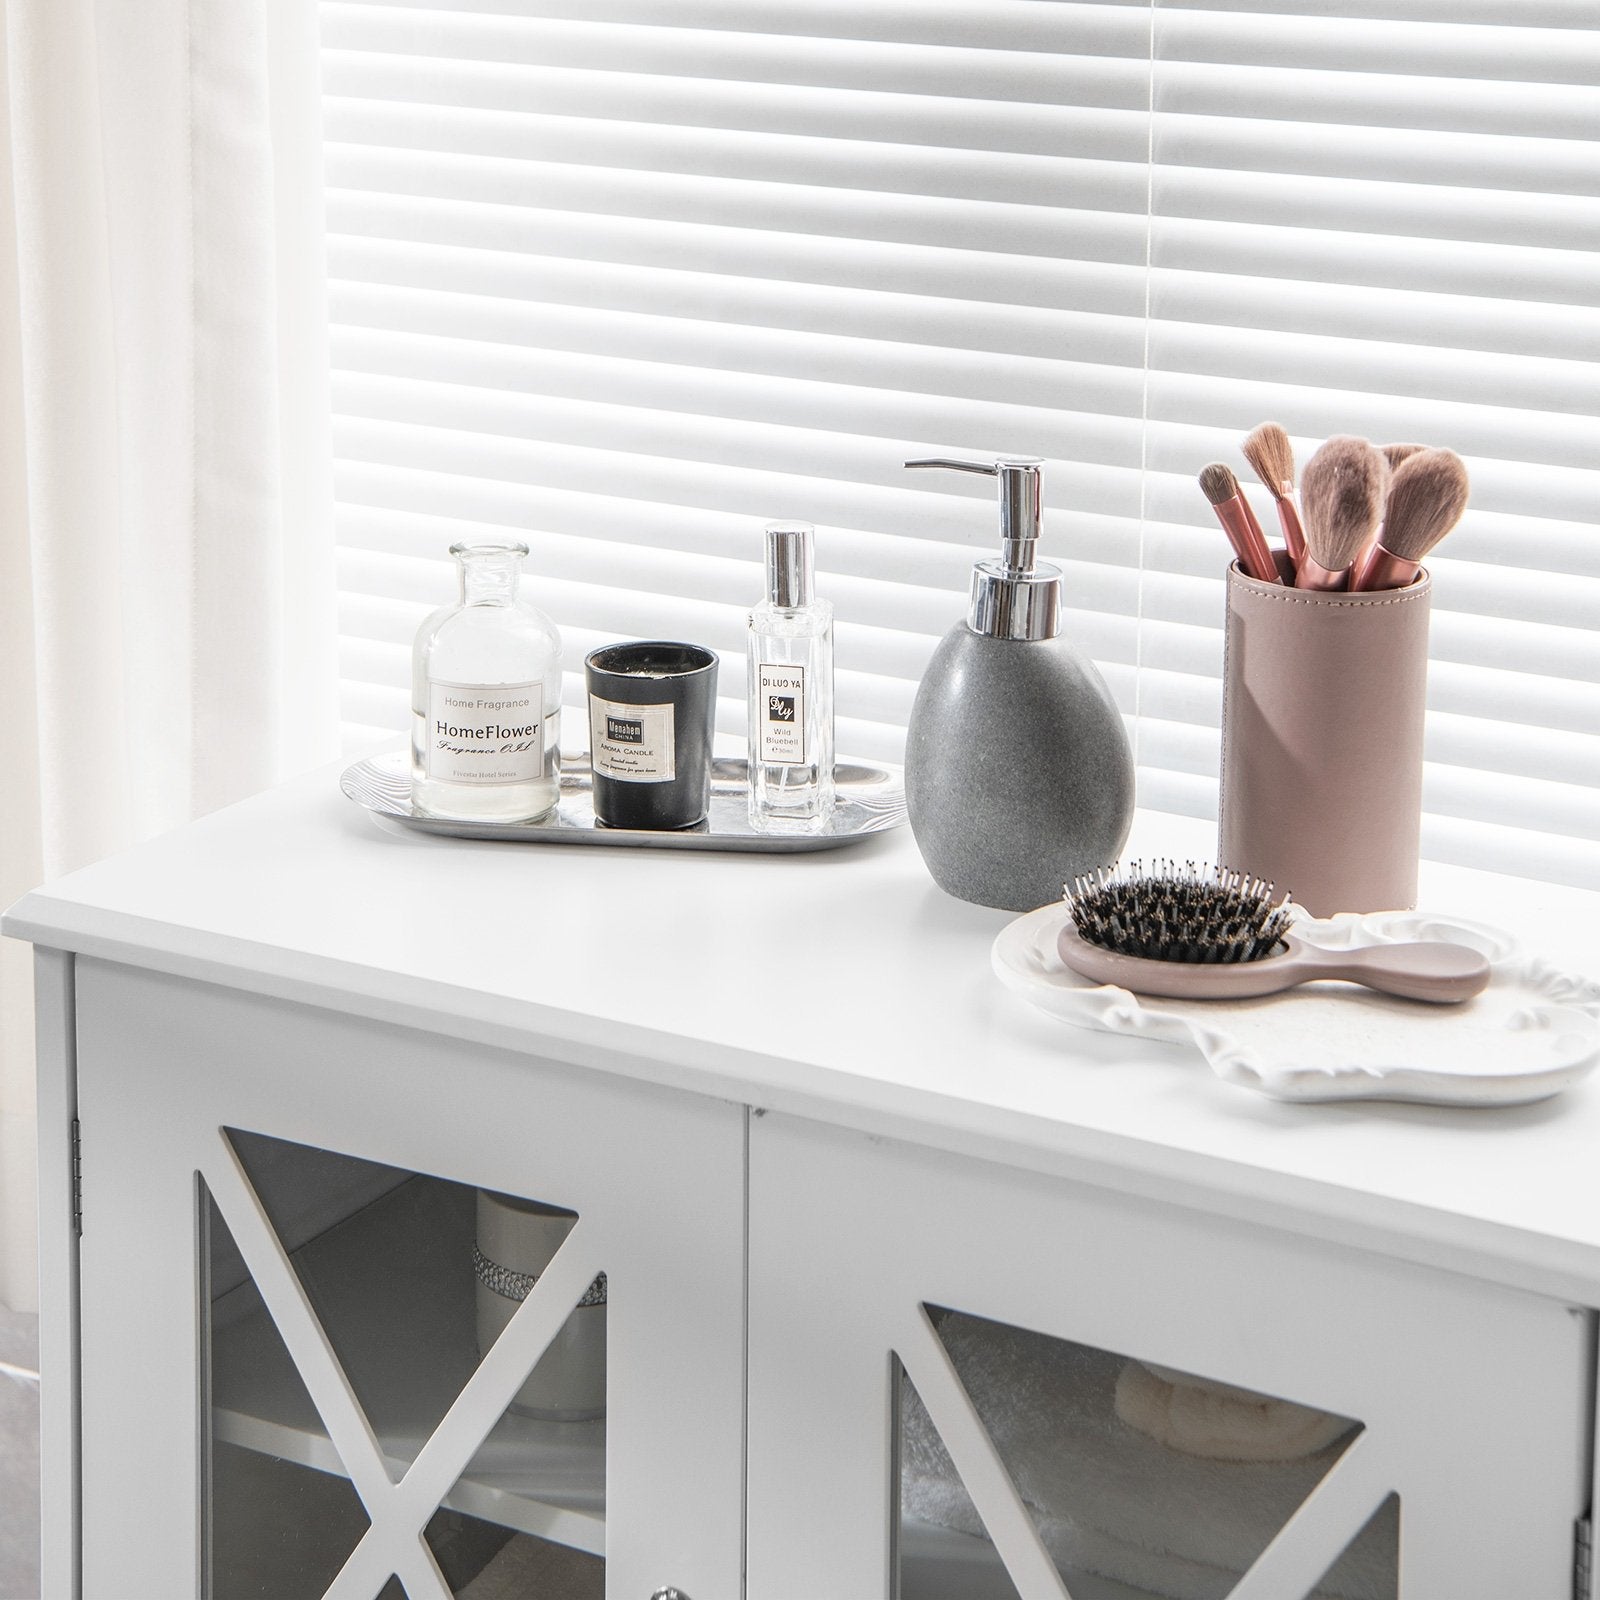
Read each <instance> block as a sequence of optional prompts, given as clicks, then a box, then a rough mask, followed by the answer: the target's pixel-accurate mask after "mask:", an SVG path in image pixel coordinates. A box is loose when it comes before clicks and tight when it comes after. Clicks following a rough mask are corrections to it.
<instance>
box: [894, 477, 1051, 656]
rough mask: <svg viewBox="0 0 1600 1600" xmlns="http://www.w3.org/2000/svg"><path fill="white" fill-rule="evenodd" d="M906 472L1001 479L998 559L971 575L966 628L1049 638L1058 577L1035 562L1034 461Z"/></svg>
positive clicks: (996, 635) (994, 634) (1036, 495)
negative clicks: (972, 474) (975, 474)
mask: <svg viewBox="0 0 1600 1600" xmlns="http://www.w3.org/2000/svg"><path fill="white" fill-rule="evenodd" d="M906 465H907V466H908V467H949V468H951V469H952V470H954V471H956V472H981V473H982V474H983V475H984V476H985V477H989V478H998V479H999V480H1000V541H1001V545H1000V560H999V561H980V562H979V563H978V565H977V567H976V568H975V569H974V571H973V575H972V608H971V611H970V613H969V615H968V620H967V626H968V627H969V628H971V629H972V631H973V632H974V633H982V634H988V635H990V636H991V637H994V638H1001V639H1052V638H1054V637H1055V635H1056V632H1057V630H1058V628H1059V627H1060V606H1061V573H1060V570H1059V569H1058V568H1056V567H1052V566H1050V565H1048V564H1047V563H1037V564H1036V562H1035V559H1034V558H1035V553H1036V552H1037V550H1038V545H1039V469H1040V468H1041V467H1042V466H1043V465H1044V463H1043V462H1042V461H1041V460H1040V459H1039V458H1038V457H1037V456H1001V457H1000V458H999V460H997V461H994V462H983V461H948V460H945V459H943V458H942V457H939V458H930V459H927V460H918V461H908V462H906Z"/></svg>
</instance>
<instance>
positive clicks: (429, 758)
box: [411, 544, 561, 822]
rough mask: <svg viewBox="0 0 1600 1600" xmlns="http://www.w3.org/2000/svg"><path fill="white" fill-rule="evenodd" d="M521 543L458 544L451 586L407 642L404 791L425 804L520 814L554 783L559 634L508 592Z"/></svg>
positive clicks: (513, 586) (541, 807)
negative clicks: (456, 576)
mask: <svg viewBox="0 0 1600 1600" xmlns="http://www.w3.org/2000/svg"><path fill="white" fill-rule="evenodd" d="M527 553H528V547H527V546H526V545H525V544H457V545H452V546H451V547H450V554H451V555H453V556H454V557H455V558H456V561H457V563H458V564H459V567H460V579H461V598H460V600H459V601H458V602H457V603H456V604H455V605H453V606H445V607H443V608H442V609H441V610H438V611H435V612H434V613H433V615H432V616H430V617H429V618H428V619H427V621H426V622H424V623H423V624H422V626H421V628H420V629H418V630H417V642H416V646H415V648H414V650H413V652H412V658H411V659H412V674H411V684H412V687H411V712H412V716H411V798H412V803H413V804H414V805H415V806H416V807H417V809H418V810H420V811H426V812H427V813H428V814H429V815H431V816H436V817H452V818H456V819H459V820H465V821H472V822H523V821H530V820H533V819H536V818H538V817H542V816H544V815H545V814H546V813H547V812H549V811H550V810H552V809H553V808H554V806H555V803H556V801H557V799H559V797H560V793H561V743H560V737H561V635H560V634H559V633H557V631H556V626H555V624H554V623H553V622H552V621H551V620H550V619H549V618H548V617H547V616H546V615H545V614H544V613H543V612H542V611H540V610H538V609H536V608H535V607H534V606H532V605H530V604H529V603H528V602H527V601H526V600H521V599H519V598H518V597H517V581H518V577H519V575H520V569H521V566H522V558H523V557H524V556H526V555H527Z"/></svg>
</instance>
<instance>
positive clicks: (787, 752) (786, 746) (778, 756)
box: [756, 661, 806, 766]
mask: <svg viewBox="0 0 1600 1600" xmlns="http://www.w3.org/2000/svg"><path fill="white" fill-rule="evenodd" d="M756 672H757V681H756V706H757V709H758V710H759V712H760V719H761V723H760V730H759V731H760V739H759V741H758V747H757V756H758V759H760V760H761V761H764V762H777V763H781V764H783V765H785V766H804V765H805V761H806V669H805V668H804V667H781V666H776V665H774V664H773V663H771V662H766V661H763V662H761V663H760V665H759V666H758V667H757V669H756Z"/></svg>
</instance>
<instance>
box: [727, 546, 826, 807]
mask: <svg viewBox="0 0 1600 1600" xmlns="http://www.w3.org/2000/svg"><path fill="white" fill-rule="evenodd" d="M812 536H813V530H812V527H811V524H810V523H807V522H773V523H769V524H768V525H767V530H766V538H767V597H766V599H765V600H763V601H762V602H761V603H760V605H758V606H757V607H756V608H755V609H754V610H753V611H752V612H751V613H750V637H749V644H748V652H749V663H750V669H749V670H750V708H749V709H750V720H749V740H750V757H749V759H750V825H751V826H752V827H754V828H758V829H761V830H762V831H764V832H800V833H812V832H816V831H818V830H820V829H821V828H822V827H824V826H825V825H826V823H827V821H828V818H829V817H830V816H831V815H832V814H833V606H832V605H831V604H830V603H829V602H828V601H826V600H818V599H817V598H816V595H815V593H814V578H813V570H812V569H813V556H812Z"/></svg>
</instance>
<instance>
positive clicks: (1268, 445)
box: [1240, 422, 1294, 500]
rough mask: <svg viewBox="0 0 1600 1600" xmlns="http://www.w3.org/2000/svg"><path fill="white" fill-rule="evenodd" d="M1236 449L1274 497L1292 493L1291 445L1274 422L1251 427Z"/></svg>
mask: <svg viewBox="0 0 1600 1600" xmlns="http://www.w3.org/2000/svg"><path fill="white" fill-rule="evenodd" d="M1240 449H1241V450H1243V452H1244V458H1245V460H1246V461H1248V462H1249V463H1250V470H1251V471H1252V472H1253V473H1255V475H1256V476H1257V477H1258V478H1259V479H1260V480H1261V482H1262V483H1263V484H1264V485H1265V486H1266V487H1267V488H1268V489H1270V490H1271V491H1272V493H1273V494H1274V495H1275V496H1276V497H1277V498H1278V499H1280V500H1281V499H1282V498H1283V497H1284V496H1285V495H1286V494H1293V493H1294V446H1293V445H1292V444H1290V443H1289V435H1288V434H1287V433H1285V432H1284V431H1283V429H1282V428H1281V427H1279V426H1278V424H1277V423H1276V422H1263V423H1262V424H1261V426H1260V427H1259V428H1254V429H1252V430H1251V432H1250V433H1249V434H1248V435H1246V437H1245V441H1244V443H1243V444H1242V445H1241V446H1240Z"/></svg>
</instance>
